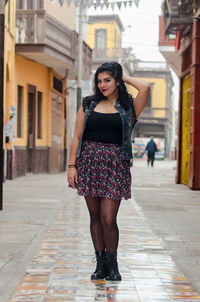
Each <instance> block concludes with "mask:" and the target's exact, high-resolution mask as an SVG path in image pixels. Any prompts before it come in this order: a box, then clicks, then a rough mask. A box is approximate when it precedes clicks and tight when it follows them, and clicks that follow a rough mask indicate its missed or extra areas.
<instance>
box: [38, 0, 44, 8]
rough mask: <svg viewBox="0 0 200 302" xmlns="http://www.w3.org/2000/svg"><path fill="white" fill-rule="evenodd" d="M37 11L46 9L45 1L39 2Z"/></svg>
mask: <svg viewBox="0 0 200 302" xmlns="http://www.w3.org/2000/svg"><path fill="white" fill-rule="evenodd" d="M37 9H44V0H37Z"/></svg>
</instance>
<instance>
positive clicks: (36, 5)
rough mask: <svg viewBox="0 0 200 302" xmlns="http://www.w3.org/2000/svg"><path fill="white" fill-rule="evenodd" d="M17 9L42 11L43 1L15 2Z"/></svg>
mask: <svg viewBox="0 0 200 302" xmlns="http://www.w3.org/2000/svg"><path fill="white" fill-rule="evenodd" d="M16 8H17V9H44V0H17V1H16Z"/></svg>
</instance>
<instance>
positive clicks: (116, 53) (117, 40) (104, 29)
mask: <svg viewBox="0 0 200 302" xmlns="http://www.w3.org/2000/svg"><path fill="white" fill-rule="evenodd" d="M123 30H124V27H123V24H122V22H121V20H120V18H119V16H118V15H90V16H89V17H88V23H87V31H86V41H87V44H88V45H89V46H90V47H91V48H92V76H91V79H90V80H88V81H85V82H84V87H83V96H86V95H88V94H92V93H93V91H92V90H93V76H94V73H95V71H96V69H97V67H98V66H99V65H101V64H102V63H104V62H108V61H116V62H120V63H121V61H122V57H123V55H124V51H123V49H122V47H121V43H122V32H123Z"/></svg>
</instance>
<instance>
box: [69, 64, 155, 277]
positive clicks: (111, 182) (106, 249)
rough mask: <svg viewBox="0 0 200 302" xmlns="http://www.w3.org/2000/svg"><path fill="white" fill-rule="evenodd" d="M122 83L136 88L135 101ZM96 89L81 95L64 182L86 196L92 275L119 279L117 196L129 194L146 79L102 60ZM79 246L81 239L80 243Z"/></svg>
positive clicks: (146, 85)
mask: <svg viewBox="0 0 200 302" xmlns="http://www.w3.org/2000/svg"><path fill="white" fill-rule="evenodd" d="M125 83H127V84H128V85H131V86H133V87H135V88H136V89H137V90H138V91H139V92H138V94H137V96H136V98H135V100H134V101H133V98H132V97H131V95H129V94H128V92H127V90H126V86H125ZM94 84H95V94H94V95H93V96H88V97H86V98H84V99H83V103H82V106H81V107H80V109H79V111H78V114H77V120H76V127H75V133H74V137H73V140H72V144H71V148H70V157H69V164H68V182H69V185H70V186H71V187H72V188H77V190H78V194H79V195H83V196H84V197H85V200H86V203H87V207H88V210H89V213H90V230H91V236H92V240H93V244H94V248H95V252H96V259H97V267H96V270H95V272H94V273H93V274H92V275H91V279H92V280H98V279H104V278H106V280H113V281H117V280H121V275H120V273H119V270H118V265H117V247H118V240H119V230H118V226H117V213H118V209H119V206H120V203H121V199H122V198H125V199H129V198H130V197H131V195H130V194H131V174H130V159H131V158H132V148H131V140H130V136H131V132H132V130H133V127H134V125H135V123H136V121H137V117H138V116H139V115H140V113H141V112H142V110H143V109H144V106H145V104H146V101H147V98H148V93H149V84H148V83H145V82H144V81H142V80H140V79H137V78H132V77H129V76H128V75H126V74H124V73H123V71H122V67H121V65H120V64H118V63H116V62H112V63H104V64H102V65H101V66H100V67H98V69H97V71H96V73H95V82H94ZM80 247H81V244H80Z"/></svg>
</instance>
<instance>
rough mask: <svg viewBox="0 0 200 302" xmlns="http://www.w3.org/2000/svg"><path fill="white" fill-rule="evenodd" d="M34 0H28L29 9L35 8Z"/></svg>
mask: <svg viewBox="0 0 200 302" xmlns="http://www.w3.org/2000/svg"><path fill="white" fill-rule="evenodd" d="M33 2H35V1H33V0H27V9H34V3H33Z"/></svg>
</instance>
